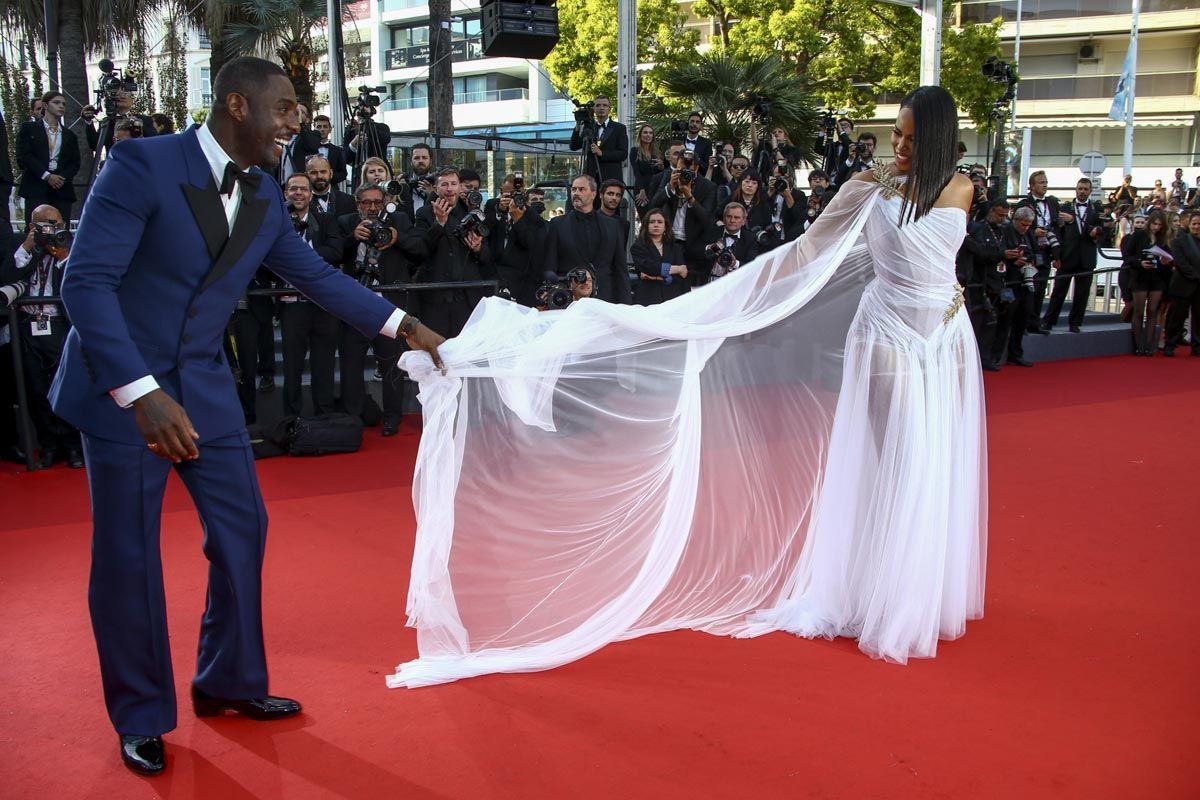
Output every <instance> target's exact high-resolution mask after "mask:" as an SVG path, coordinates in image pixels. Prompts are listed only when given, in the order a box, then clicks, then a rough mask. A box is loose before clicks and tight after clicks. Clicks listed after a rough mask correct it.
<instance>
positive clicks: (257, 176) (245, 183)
mask: <svg viewBox="0 0 1200 800" xmlns="http://www.w3.org/2000/svg"><path fill="white" fill-rule="evenodd" d="M235 182H237V183H240V184H241V185H242V191H243V192H254V191H257V190H258V186H259V184H260V183H262V174H261V173H256V172H250V171H249V170H245V171H243V170H240V169H238V165H237V164H235V163H233V162H232V161H230V162H229V163H228V164H226V165H225V174H224V176H222V177H221V194H227V195H231V196H232V195H233V185H234V183H235Z"/></svg>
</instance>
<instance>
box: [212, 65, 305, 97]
mask: <svg viewBox="0 0 1200 800" xmlns="http://www.w3.org/2000/svg"><path fill="white" fill-rule="evenodd" d="M275 75H279V76H280V77H284V78H286V77H287V73H286V72H284V71H283V67H281V66H279V65H278V64H276V63H274V62H272V61H267V60H266V59H265V58H256V57H255V56H238V57H237V58H235V59H233V60H232V61H226V62H225V65H224V66H223V67H221V71H220V72H218V73H217V79H216V80H215V81H213V101H212V102H213V108H224V107H225V98H226V97H229V95H231V94H240V95H243V96H245V95H248V94H250V93H251V92H252V91H253V90H254V89H255V88H256V87H259V86H261V85H262V84H263V83H265V82H266V81H267V79H269V78H271V77H273V76H275Z"/></svg>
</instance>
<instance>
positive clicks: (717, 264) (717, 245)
mask: <svg viewBox="0 0 1200 800" xmlns="http://www.w3.org/2000/svg"><path fill="white" fill-rule="evenodd" d="M704 256H705V258H707V259H708V260H709V261H711V262H713V271H712V272H713V275H714V276H716V277H720V276H722V275H724V274H725V273H726V272H729V271H730V270H732V269H733V267H734V265H735V264H736V263H737V256H736V255H734V253H733V251H732V250H730V249H729V248H728V247H726V246H725V239H724V237H721V240H720V241H716V242H713V243H712V244H710V245H709V246H708V247H705V248H704ZM718 268H720V271H719V272H718V271H717V269H718Z"/></svg>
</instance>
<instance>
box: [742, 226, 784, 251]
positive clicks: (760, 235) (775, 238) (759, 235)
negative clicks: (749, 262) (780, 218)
mask: <svg viewBox="0 0 1200 800" xmlns="http://www.w3.org/2000/svg"><path fill="white" fill-rule="evenodd" d="M750 230H751V232H752V233H753V234H754V241H756V242H758V244H759V246H760V247H767V246H769V245H774V244H778V243H779V238H780V235H781V234H782V233H783V226H782V225H780V224H779V223H778V222H772V223H771V224H770V225H763V226H761V227H757V228H751V229H750Z"/></svg>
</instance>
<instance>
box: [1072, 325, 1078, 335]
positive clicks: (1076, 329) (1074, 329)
mask: <svg viewBox="0 0 1200 800" xmlns="http://www.w3.org/2000/svg"><path fill="white" fill-rule="evenodd" d="M1071 333H1079V326H1078V325H1072V326H1071Z"/></svg>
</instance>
